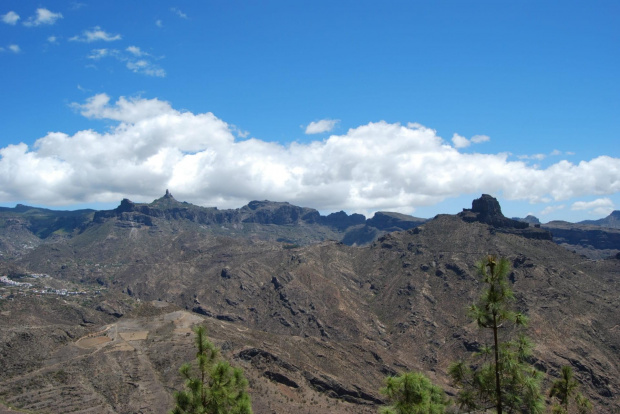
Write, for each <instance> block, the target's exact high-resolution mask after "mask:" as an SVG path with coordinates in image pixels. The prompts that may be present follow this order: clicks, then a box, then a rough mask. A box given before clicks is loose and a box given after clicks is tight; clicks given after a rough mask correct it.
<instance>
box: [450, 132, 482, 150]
mask: <svg viewBox="0 0 620 414" xmlns="http://www.w3.org/2000/svg"><path fill="white" fill-rule="evenodd" d="M490 140H491V138H489V137H488V136H487V135H474V136H473V137H471V139H467V138H465V137H464V136H462V135H459V134H454V135H452V144H453V145H454V148H467V147H469V146H470V145H471V144H481V143H483V142H487V141H490Z"/></svg>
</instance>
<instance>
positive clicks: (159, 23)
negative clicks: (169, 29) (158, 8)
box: [155, 20, 164, 27]
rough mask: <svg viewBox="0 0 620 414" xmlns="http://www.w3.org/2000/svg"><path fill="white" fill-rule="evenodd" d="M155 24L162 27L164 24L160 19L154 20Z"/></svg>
mask: <svg viewBox="0 0 620 414" xmlns="http://www.w3.org/2000/svg"><path fill="white" fill-rule="evenodd" d="M155 26H157V27H164V24H163V23H162V21H161V20H155Z"/></svg>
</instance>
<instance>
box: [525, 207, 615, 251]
mask: <svg viewBox="0 0 620 414" xmlns="http://www.w3.org/2000/svg"><path fill="white" fill-rule="evenodd" d="M515 220H518V221H521V222H524V223H528V224H529V225H530V226H534V227H540V228H543V229H545V230H548V231H549V232H551V234H552V236H553V241H555V242H556V243H558V244H560V245H562V246H563V247H565V248H567V249H569V250H571V251H574V252H577V253H579V254H582V255H584V256H586V257H588V258H590V259H595V260H596V259H604V258H606V257H613V256H614V255H616V254H618V253H620V211H614V212H612V213H611V214H610V215H609V216H607V217H605V218H603V219H600V220H584V221H580V222H578V223H570V222H567V221H559V220H556V221H550V222H548V223H545V224H541V223H540V220H538V219H537V218H536V217H534V216H527V217H526V218H524V219H521V218H515Z"/></svg>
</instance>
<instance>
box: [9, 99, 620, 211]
mask: <svg viewBox="0 0 620 414" xmlns="http://www.w3.org/2000/svg"><path fill="white" fill-rule="evenodd" d="M73 107H74V108H75V110H77V111H79V112H80V113H81V114H82V115H83V116H85V117H87V118H93V119H106V120H110V121H114V122H116V123H117V124H116V125H115V126H114V127H113V128H112V129H109V130H107V131H105V132H97V131H94V130H83V131H79V132H77V133H75V134H72V135H71V134H67V133H63V132H52V133H49V134H47V135H46V136H44V137H42V138H40V139H38V140H37V141H36V142H35V144H34V145H33V146H32V147H28V146H27V145H25V144H19V145H9V146H7V147H4V148H0V201H3V202H8V201H16V200H28V201H29V202H33V203H41V204H47V205H53V204H59V203H62V204H70V203H82V202H95V201H98V202H118V200H120V199H121V198H123V197H129V198H131V199H133V200H134V201H147V200H152V199H154V198H156V197H159V196H161V193H162V192H163V190H165V189H166V188H169V189H170V190H171V191H172V192H173V193H174V194H175V195H176V196H177V197H178V198H180V199H182V200H187V201H190V202H193V203H196V204H201V205H211V206H213V205H215V206H219V207H222V208H225V207H239V206H241V205H243V204H245V203H247V202H248V201H250V200H252V199H260V200H264V199H270V200H275V201H289V202H292V203H295V204H297V205H304V206H311V207H315V208H318V209H321V210H325V211H329V210H334V209H338V210H340V209H345V210H349V211H371V210H374V211H376V210H392V211H408V212H411V211H413V209H414V208H415V207H417V206H425V205H432V204H435V203H438V202H440V201H442V200H445V199H447V198H451V197H456V196H459V195H462V194H475V193H491V194H500V193H501V196H502V198H504V199H509V200H516V199H519V200H528V201H531V202H542V201H548V200H553V201H556V202H558V201H563V200H569V199H571V198H575V197H586V196H591V195H607V194H612V193H615V192H618V191H620V159H618V158H612V157H608V156H601V157H598V158H594V159H592V160H590V161H582V162H580V163H578V164H573V163H570V162H568V161H560V162H558V163H556V164H553V165H551V166H549V167H547V168H546V169H539V168H535V167H532V166H529V165H528V164H527V163H525V162H522V161H508V154H480V153H471V154H469V153H462V152H460V151H459V150H458V149H456V148H454V147H453V146H452V145H449V144H448V143H446V142H445V141H444V140H443V139H442V138H441V137H439V136H438V135H437V134H436V132H435V131H434V130H432V129H430V128H427V127H424V126H422V125H419V124H406V125H402V124H398V123H387V122H383V121H382V122H374V123H369V124H366V125H361V126H358V127H356V128H352V129H350V130H348V131H347V132H346V133H345V134H341V135H332V136H330V137H329V138H328V139H326V140H321V141H313V142H310V143H304V144H301V143H293V144H290V145H287V146H284V145H280V144H278V143H274V142H266V141H261V140H258V139H255V138H249V139H244V140H237V139H236V138H235V132H236V127H234V126H233V125H230V124H227V123H226V122H225V121H223V120H221V119H219V118H217V117H216V116H215V115H213V114H212V113H198V114H194V113H191V112H183V111H178V110H176V109H174V108H173V107H172V106H171V105H170V104H169V103H168V102H164V101H161V100H159V99H145V98H139V97H138V98H119V99H118V100H116V101H115V102H113V101H112V100H111V99H110V97H109V96H107V95H105V94H99V95H95V96H92V97H90V98H89V99H87V100H86V101H85V102H84V103H80V104H74V105H73ZM555 208H557V207H555Z"/></svg>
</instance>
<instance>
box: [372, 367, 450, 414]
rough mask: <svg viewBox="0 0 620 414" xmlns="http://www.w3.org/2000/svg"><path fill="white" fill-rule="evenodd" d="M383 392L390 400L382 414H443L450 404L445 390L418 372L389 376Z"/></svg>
mask: <svg viewBox="0 0 620 414" xmlns="http://www.w3.org/2000/svg"><path fill="white" fill-rule="evenodd" d="M381 392H382V393H383V394H385V395H386V396H387V397H388V399H389V400H390V405H389V406H387V407H383V408H381V411H380V412H381V413H382V414H443V413H444V412H445V408H446V406H447V405H448V399H447V398H446V396H445V394H444V392H443V390H442V389H441V388H439V387H438V386H436V385H433V383H431V381H430V380H429V379H428V378H426V377H425V376H424V375H423V374H420V373H417V372H408V373H404V374H401V375H399V376H398V377H387V378H386V379H385V388H382V389H381Z"/></svg>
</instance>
